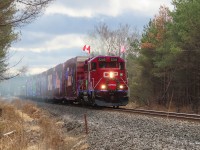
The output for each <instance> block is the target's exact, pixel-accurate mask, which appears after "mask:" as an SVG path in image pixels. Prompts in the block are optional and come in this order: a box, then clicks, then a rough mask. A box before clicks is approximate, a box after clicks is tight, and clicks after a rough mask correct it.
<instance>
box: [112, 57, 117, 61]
mask: <svg viewBox="0 0 200 150" xmlns="http://www.w3.org/2000/svg"><path fill="white" fill-rule="evenodd" d="M117 60H118V59H117V58H115V57H112V58H110V61H117Z"/></svg>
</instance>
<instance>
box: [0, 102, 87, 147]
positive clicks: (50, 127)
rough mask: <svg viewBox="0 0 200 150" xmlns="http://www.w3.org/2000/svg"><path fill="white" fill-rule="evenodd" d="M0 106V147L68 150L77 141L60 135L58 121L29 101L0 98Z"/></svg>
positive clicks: (60, 130) (60, 125) (61, 133)
mask: <svg viewBox="0 0 200 150" xmlns="http://www.w3.org/2000/svg"><path fill="white" fill-rule="evenodd" d="M0 109H2V116H1V117H0V150H18V149H19V150H22V149H28V150H43V149H48V150H68V149H73V147H74V145H75V144H76V143H77V142H79V141H80V139H79V138H77V137H75V138H73V137H69V136H68V135H64V134H63V131H62V124H61V123H59V122H57V121H56V120H55V119H54V118H51V117H49V116H50V115H48V113H47V112H44V111H43V110H41V109H39V108H38V107H37V106H36V104H35V103H33V102H31V101H22V100H14V101H12V102H11V103H6V102H4V101H0ZM11 131H14V132H13V133H11V134H9V135H6V136H5V134H6V133H8V132H11ZM81 138H82V137H81ZM71 139H73V140H71ZM81 146H83V145H81ZM85 147H86V148H81V149H87V147H88V146H85ZM74 149H79V148H74Z"/></svg>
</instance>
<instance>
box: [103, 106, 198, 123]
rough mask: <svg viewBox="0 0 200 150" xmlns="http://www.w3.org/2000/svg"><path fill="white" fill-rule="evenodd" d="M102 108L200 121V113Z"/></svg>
mask: <svg viewBox="0 0 200 150" xmlns="http://www.w3.org/2000/svg"><path fill="white" fill-rule="evenodd" d="M104 110H109V111H110V110H111V111H118V112H126V113H136V114H142V115H149V116H155V117H164V118H173V119H181V120H189V121H197V122H200V115H197V114H187V113H175V112H165V111H156V110H145V109H125V108H118V109H113V108H105V109H104Z"/></svg>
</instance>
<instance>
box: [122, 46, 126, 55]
mask: <svg viewBox="0 0 200 150" xmlns="http://www.w3.org/2000/svg"><path fill="white" fill-rule="evenodd" d="M125 51H126V49H125V46H124V45H122V46H121V53H125Z"/></svg>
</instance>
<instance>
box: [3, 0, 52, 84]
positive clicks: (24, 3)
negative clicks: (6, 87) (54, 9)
mask: <svg viewBox="0 0 200 150" xmlns="http://www.w3.org/2000/svg"><path fill="white" fill-rule="evenodd" d="M51 1H53V0H1V1H0V81H2V80H8V79H10V78H13V77H15V76H17V75H18V73H16V74H15V75H10V74H6V72H7V71H8V70H10V69H11V68H13V66H12V67H10V68H8V59H9V58H8V48H9V47H10V46H11V44H12V42H13V41H16V40H17V38H18V34H17V33H16V32H15V31H14V29H15V28H16V27H21V26H23V25H25V24H27V23H30V22H31V21H33V20H34V19H35V18H36V17H38V15H39V14H41V12H42V11H43V10H44V8H46V7H47V5H48V4H49V3H50V2H51ZM20 61H21V60H20ZM20 61H19V62H20ZM17 64H18V63H17ZM17 64H16V65H17ZM16 65H14V66H16Z"/></svg>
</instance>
